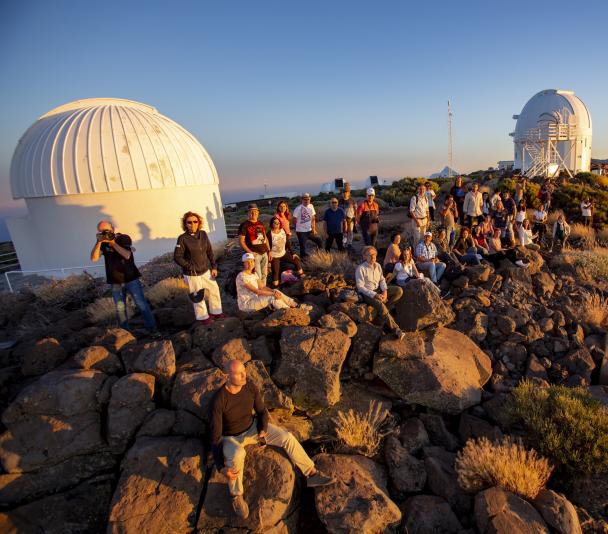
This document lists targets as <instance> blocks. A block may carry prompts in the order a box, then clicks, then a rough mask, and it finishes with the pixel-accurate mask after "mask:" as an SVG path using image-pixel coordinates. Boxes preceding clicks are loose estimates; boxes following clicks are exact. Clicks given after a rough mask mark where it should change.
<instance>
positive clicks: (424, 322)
mask: <svg viewBox="0 0 608 534" xmlns="http://www.w3.org/2000/svg"><path fill="white" fill-rule="evenodd" d="M394 317H395V321H397V323H398V324H399V326H400V327H401V329H402V330H407V331H415V330H422V329H423V328H428V327H430V326H432V327H437V326H443V325H447V324H449V323H451V322H452V321H453V320H454V318H455V315H454V312H453V311H452V308H451V307H450V306H448V305H447V304H446V303H445V302H444V301H443V300H441V297H440V296H439V291H437V288H435V287H434V286H433V285H432V284H431V283H430V282H429V281H427V280H412V281H411V282H410V283H409V284H406V286H405V287H404V288H403V297H402V298H401V299H399V301H398V302H397V304H396V307H395V314H394Z"/></svg>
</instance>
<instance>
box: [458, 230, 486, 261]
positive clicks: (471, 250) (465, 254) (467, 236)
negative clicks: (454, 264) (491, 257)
mask: <svg viewBox="0 0 608 534" xmlns="http://www.w3.org/2000/svg"><path fill="white" fill-rule="evenodd" d="M452 252H454V254H455V255H456V257H457V258H458V261H459V262H460V263H465V264H467V265H479V262H480V261H481V255H480V254H477V247H476V246H475V241H474V239H473V236H471V230H469V228H468V226H463V227H462V228H461V229H460V236H458V239H457V240H456V243H454V247H453V248H452Z"/></svg>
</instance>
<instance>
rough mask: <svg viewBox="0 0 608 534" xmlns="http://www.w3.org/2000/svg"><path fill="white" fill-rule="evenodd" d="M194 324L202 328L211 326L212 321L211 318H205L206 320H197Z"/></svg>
mask: <svg viewBox="0 0 608 534" xmlns="http://www.w3.org/2000/svg"><path fill="white" fill-rule="evenodd" d="M196 324H201V325H203V326H211V325H212V324H213V319H212V318H211V317H207V318H206V319H198V320H197V321H196Z"/></svg>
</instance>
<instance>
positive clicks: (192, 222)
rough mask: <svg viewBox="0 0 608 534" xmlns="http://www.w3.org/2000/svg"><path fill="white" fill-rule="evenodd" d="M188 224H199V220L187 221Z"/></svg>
mask: <svg viewBox="0 0 608 534" xmlns="http://www.w3.org/2000/svg"><path fill="white" fill-rule="evenodd" d="M186 224H198V220H197V219H194V220H193V221H186Z"/></svg>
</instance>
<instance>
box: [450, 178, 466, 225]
mask: <svg viewBox="0 0 608 534" xmlns="http://www.w3.org/2000/svg"><path fill="white" fill-rule="evenodd" d="M466 194H467V190H466V188H465V187H464V186H463V185H462V176H457V177H456V179H455V180H454V185H453V186H452V187H451V188H450V195H452V198H453V199H454V202H456V206H457V208H458V214H459V216H460V224H462V225H464V210H463V209H462V207H463V205H464V197H465V195H466Z"/></svg>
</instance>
